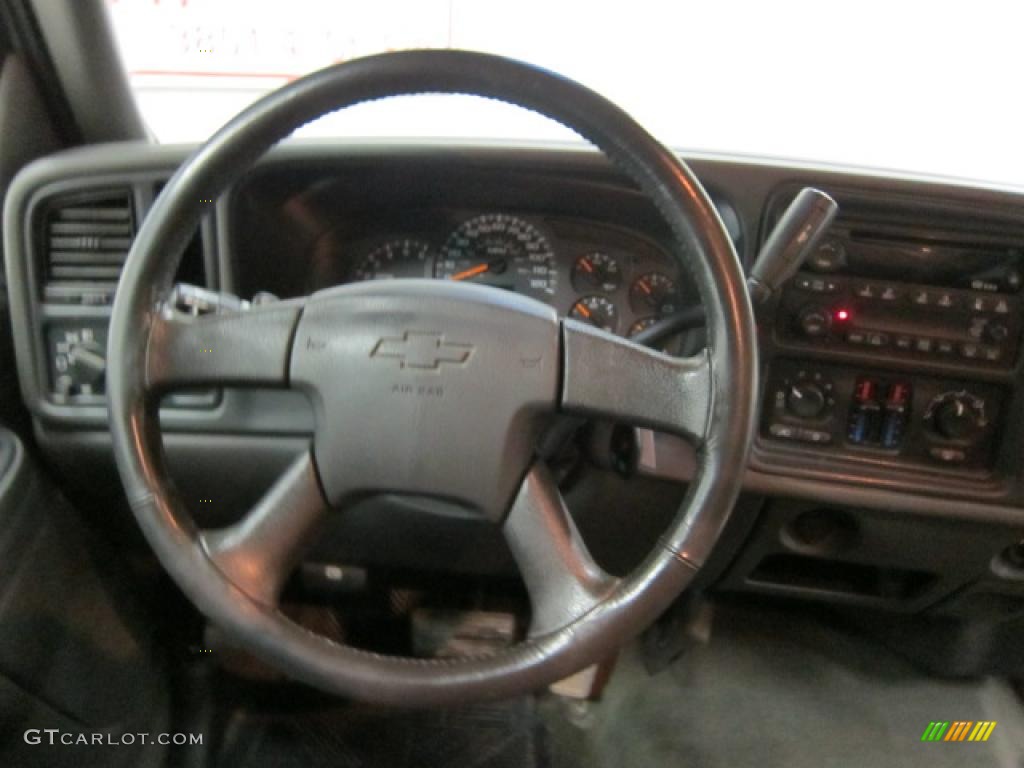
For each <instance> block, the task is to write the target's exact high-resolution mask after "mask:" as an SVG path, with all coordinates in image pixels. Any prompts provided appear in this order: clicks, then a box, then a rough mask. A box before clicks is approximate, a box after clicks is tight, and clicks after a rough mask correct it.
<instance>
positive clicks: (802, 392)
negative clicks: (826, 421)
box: [786, 381, 826, 419]
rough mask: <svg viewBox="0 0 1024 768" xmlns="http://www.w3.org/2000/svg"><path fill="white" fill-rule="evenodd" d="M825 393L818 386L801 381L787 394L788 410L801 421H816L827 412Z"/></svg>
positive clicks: (791, 387)
mask: <svg viewBox="0 0 1024 768" xmlns="http://www.w3.org/2000/svg"><path fill="white" fill-rule="evenodd" d="M825 404H826V397H825V391H824V390H823V389H822V388H821V387H819V386H818V385H817V384H814V383H813V382H809V381H800V382H797V383H796V384H793V385H791V386H790V388H789V391H788V392H787V393H786V408H787V409H788V410H789V412H790V413H792V414H793V415H794V416H798V417H800V418H801V419H814V418H817V417H818V416H820V415H821V414H822V411H824V410H825Z"/></svg>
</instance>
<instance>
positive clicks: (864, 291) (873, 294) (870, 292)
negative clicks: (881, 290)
mask: <svg viewBox="0 0 1024 768" xmlns="http://www.w3.org/2000/svg"><path fill="white" fill-rule="evenodd" d="M853 292H854V294H855V295H856V296H857V297H858V298H861V299H874V298H877V297H878V288H877V287H876V286H875V285H873V284H871V283H855V284H854V286H853Z"/></svg>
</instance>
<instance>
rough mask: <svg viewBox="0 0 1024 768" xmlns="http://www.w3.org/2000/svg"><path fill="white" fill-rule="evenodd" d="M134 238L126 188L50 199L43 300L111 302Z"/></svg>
mask: <svg viewBox="0 0 1024 768" xmlns="http://www.w3.org/2000/svg"><path fill="white" fill-rule="evenodd" d="M134 235H135V223H134V216H133V213H132V195H131V190H130V189H114V190H104V191H96V192H88V193H83V194H76V195H68V196H65V197H59V198H56V199H54V200H51V201H50V203H49V205H48V206H47V209H46V213H45V217H44V223H43V259H44V275H45V279H44V287H43V293H44V299H45V300H46V301H48V302H54V303H63V304H108V303H110V302H111V301H112V300H113V295H114V289H115V287H116V285H117V281H118V279H119V278H120V276H121V269H122V267H123V266H124V261H125V258H127V256H128V251H129V250H130V249H131V247H132V238H133V237H134Z"/></svg>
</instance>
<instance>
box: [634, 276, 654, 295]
mask: <svg viewBox="0 0 1024 768" xmlns="http://www.w3.org/2000/svg"><path fill="white" fill-rule="evenodd" d="M637 287H638V288H639V289H640V290H641V291H643V292H644V293H646V294H647V295H648V296H650V295H651V286H649V285H648V284H647V283H645V282H644V281H643V280H640V281H639V282H637Z"/></svg>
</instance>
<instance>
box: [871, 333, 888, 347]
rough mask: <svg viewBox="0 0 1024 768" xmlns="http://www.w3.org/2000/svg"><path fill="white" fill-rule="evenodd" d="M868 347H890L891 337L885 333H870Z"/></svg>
mask: <svg viewBox="0 0 1024 768" xmlns="http://www.w3.org/2000/svg"><path fill="white" fill-rule="evenodd" d="M868 345H869V346H872V347H887V346H889V337H888V336H886V335H885V334H884V333H869V334H868Z"/></svg>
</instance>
